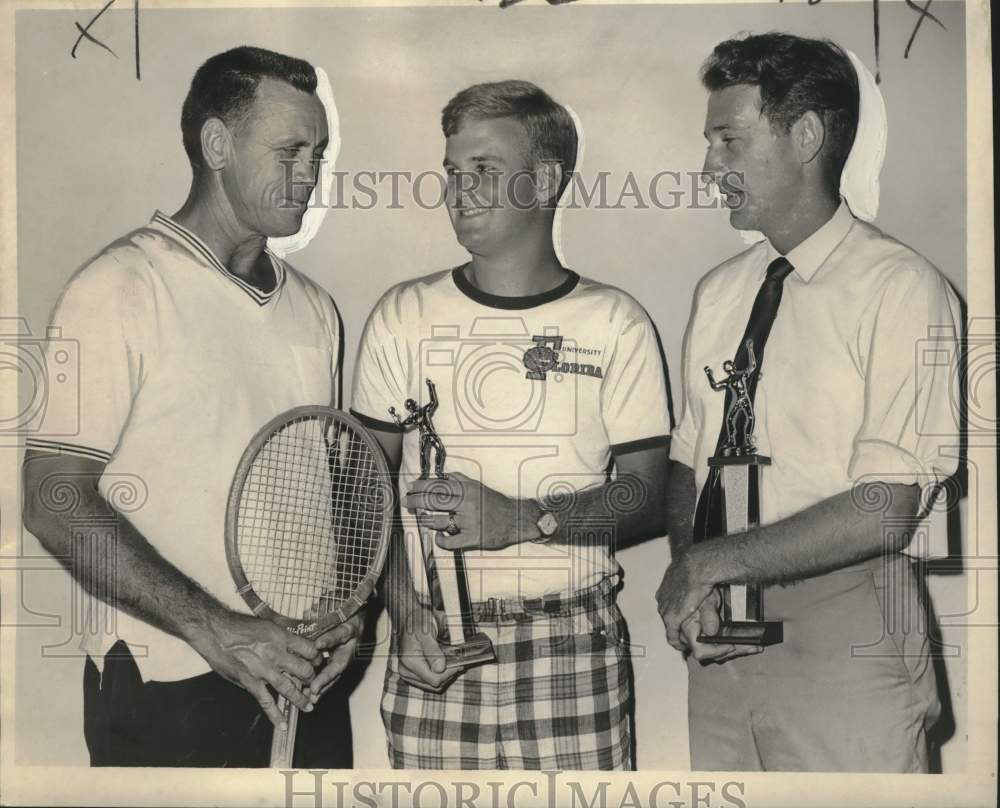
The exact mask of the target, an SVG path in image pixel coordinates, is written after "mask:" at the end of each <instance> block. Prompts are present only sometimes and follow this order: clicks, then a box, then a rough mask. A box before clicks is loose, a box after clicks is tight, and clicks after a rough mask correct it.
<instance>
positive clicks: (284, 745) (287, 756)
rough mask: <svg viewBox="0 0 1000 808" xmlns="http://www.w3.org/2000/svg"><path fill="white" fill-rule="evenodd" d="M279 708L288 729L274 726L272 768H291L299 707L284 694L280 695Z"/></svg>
mask: <svg viewBox="0 0 1000 808" xmlns="http://www.w3.org/2000/svg"><path fill="white" fill-rule="evenodd" d="M278 710H279V711H280V712H281V714H282V716H284V718H285V723H286V724H288V729H287V730H280V729H278V728H277V727H275V728H274V735H273V737H272V738H271V768H272V769H290V768H292V758H293V757H294V755H295V730H296V728H297V727H298V725H299V708H298V707H296V706H295V705H294V704H292V703H291V702H290V701H289V700H288V699H286V698H285V697H284V696H279V697H278Z"/></svg>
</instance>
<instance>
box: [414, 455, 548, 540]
mask: <svg viewBox="0 0 1000 808" xmlns="http://www.w3.org/2000/svg"><path fill="white" fill-rule="evenodd" d="M406 507H407V509H408V510H410V511H415V512H416V515H417V522H418V523H419V524H420V526H421V527H424V528H428V529H430V530H436V531H438V535H437V543H438V546H439V547H441V548H443V549H445V550H502V549H503V548H505V547H509V546H511V545H512V544H517V543H518V542H519V541H526V540H528V539H530V538H534V537H535V536H536V535H538V530H537V528H536V526H535V521H536V520H537V519H538V517H539V516H540V514H541V509H540V508H538V507H537V506H535V507H532V503H530V502H528V501H524V500H515V499H511V498H510V497H506V496H504V495H503V494H501V493H499V492H498V491H494V490H493V489H492V488H487V487H486V486H485V485H483V484H482V483H479V482H476V481H475V480H473V479H470V478H469V477H466V476H465V475H464V474H460V473H458V472H454V473H451V472H449V476H448V477H447V478H446V479H443V480H416V481H415V482H414V483H413V485H412V486H410V490H409V491H408V492H407V494H406ZM452 522H453V523H454V526H455V528H457V530H458V531H459V532H457V533H455V534H454V535H449V534H448V533H445V532H443V531H445V530H446V529H447V528H448V527H449V526H450V525H451V523H452Z"/></svg>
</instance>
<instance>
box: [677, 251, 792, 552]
mask: <svg viewBox="0 0 1000 808" xmlns="http://www.w3.org/2000/svg"><path fill="white" fill-rule="evenodd" d="M793 269H794V267H793V266H792V265H791V264H790V263H788V259H786V258H784V257H779V258H775V259H774V260H773V261H772V262H771V263H770V264H769V265H768V267H767V277H765V278H764V282H763V283H762V284H761V286H760V290H759V291H758V292H757V297H756V298H755V299H754V301H753V308H752V309H751V310H750V320H749V322H747V328H746V331H745V332H744V333H743V339H741V340H740V344H739V346H738V347H737V349H736V356H735V357H734V358H733V366H734V367H736V368H745V367H747V365H748V364H749V360H750V357H749V354H748V351H747V347H746V344H747V340H751V341H752V344H753V352H754V359H755V360H756V363H757V369H756V371H754V373H753V374H751V376H750V378H749V379H748V380H747V395H748V396H749V398H750V401H751V402H752V401H753V400H754V395H755V394H756V392H757V379H758V378H759V377H760V369H761V366H762V365H763V363H764V346H765V345H766V344H767V337H768V335H769V334H770V333H771V326H772V325H773V324H774V317H775V315H776V314H777V313H778V306H779V305H780V303H781V289H782V284H783V283H784V281H785V278H786V277H788V274H789V273H790V272H791V271H792V270H793ZM732 397H733V392H732V389H731V388H727V389H726V401H725V404H724V408H723V410H722V412H723V419H722V426H721V427H720V428H719V439H718V440H717V441H716V445H715V453H716V455H718V454H719V452H720V451H721V450H722V447H723V446H724V445H725V443H726V439H727V437H728V431H727V429H726V419H725V414H726V413H727V412H729V406H730V404H731V403H732ZM721 480H722V470H721V469H720V468H719V467H718V466H713V467H711V468H710V469H709V472H708V480H706V481H705V487H704V488H702V489H701V495H700V496H699V497H698V508H697V509H696V510H695V517H694V540H695V541H699V540H701V539H709V538H715V537H716V536H721V535H722V534H723V533H724V532H725V520H724V519H723V507H724V504H723V498H722V484H721Z"/></svg>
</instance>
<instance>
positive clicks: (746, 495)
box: [698, 454, 783, 645]
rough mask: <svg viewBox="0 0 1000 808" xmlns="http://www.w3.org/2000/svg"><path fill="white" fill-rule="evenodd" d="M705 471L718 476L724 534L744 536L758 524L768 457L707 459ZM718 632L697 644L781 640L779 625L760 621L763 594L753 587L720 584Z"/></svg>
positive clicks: (755, 643)
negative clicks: (762, 479) (717, 470)
mask: <svg viewBox="0 0 1000 808" xmlns="http://www.w3.org/2000/svg"><path fill="white" fill-rule="evenodd" d="M708 465H709V468H713V467H714V468H718V469H719V473H720V474H721V477H722V478H721V492H722V506H723V511H722V513H723V519H724V521H725V534H726V535H729V534H731V533H745V532H746V531H747V530H749V529H750V528H753V527H756V526H757V525H758V524H759V522H760V475H761V471H762V470H763V468H764V466H769V465H771V458H769V457H765V456H764V455H759V454H751V455H736V456H729V457H726V456H722V457H711V458H709V460H708ZM719 594H720V596H721V600H722V608H721V614H720V617H721V618H722V619H721V623H720V625H719V631H718V632H717V633H716V634H713V635H710V636H709V635H704V634H702V635H701V636H699V637H698V642H707V643H732V644H735V645H774V644H775V643H779V642H781V641H782V637H783V631H782V625H781V623H780V622H777V621H767V620H765V619H764V593H763V590H762V588H761V587H760V586H758V585H756V584H723V585H722V586H720V587H719Z"/></svg>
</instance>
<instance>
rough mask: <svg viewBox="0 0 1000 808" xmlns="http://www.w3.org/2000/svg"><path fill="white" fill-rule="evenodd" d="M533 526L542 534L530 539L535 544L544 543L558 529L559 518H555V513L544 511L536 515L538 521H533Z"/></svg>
mask: <svg viewBox="0 0 1000 808" xmlns="http://www.w3.org/2000/svg"><path fill="white" fill-rule="evenodd" d="M535 527H537V528H538V530H539V531H540V532H541V534H542V535H541V536H539V537H538V538H537V539H532V541H533V542H534V543H535V544H545V543H546V542H548V541H549V539H551V538H552V537H553V536H554V535H555V534H556V531H557V530H558V529H559V520H558V519H556V515H555V514H554V513H552V512H551V511H545V512H544V513H543V514H542V515H541V516H539V517H538V521H536V522H535Z"/></svg>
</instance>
